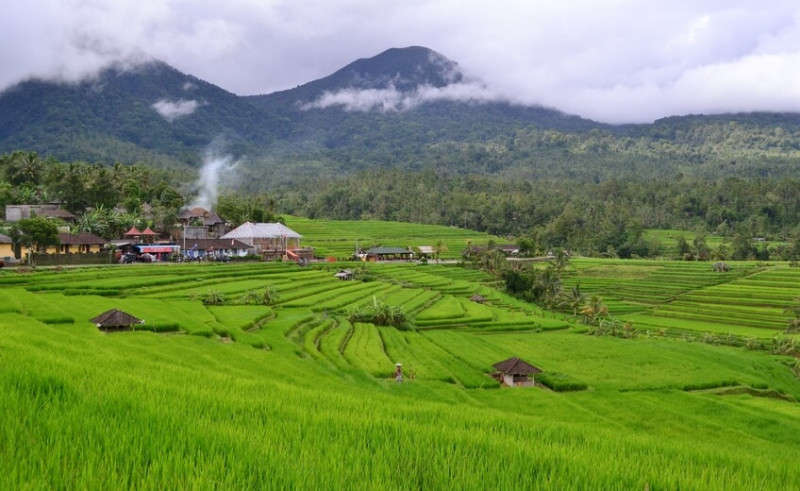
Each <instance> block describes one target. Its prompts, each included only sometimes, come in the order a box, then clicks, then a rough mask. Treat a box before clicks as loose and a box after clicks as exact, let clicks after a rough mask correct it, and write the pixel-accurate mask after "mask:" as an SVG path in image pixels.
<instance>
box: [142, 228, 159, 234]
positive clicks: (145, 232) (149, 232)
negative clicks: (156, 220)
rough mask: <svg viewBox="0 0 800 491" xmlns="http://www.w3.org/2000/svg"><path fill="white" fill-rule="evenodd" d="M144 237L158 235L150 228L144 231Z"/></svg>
mask: <svg viewBox="0 0 800 491" xmlns="http://www.w3.org/2000/svg"><path fill="white" fill-rule="evenodd" d="M142 235H158V234H157V233H155V232H153V230H152V229H151V228H150V227H147V228H146V229H144V230H142Z"/></svg>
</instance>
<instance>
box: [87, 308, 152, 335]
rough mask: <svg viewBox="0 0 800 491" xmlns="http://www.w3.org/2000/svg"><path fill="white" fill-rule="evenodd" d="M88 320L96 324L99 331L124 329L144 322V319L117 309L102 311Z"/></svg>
mask: <svg viewBox="0 0 800 491" xmlns="http://www.w3.org/2000/svg"><path fill="white" fill-rule="evenodd" d="M90 322H91V323H93V324H94V325H96V326H97V328H98V329H100V330H101V331H125V330H130V329H133V326H135V325H138V324H144V321H143V320H141V319H139V318H136V317H134V316H132V315H131V314H128V313H127V312H123V311H121V310H117V309H111V310H107V311H105V312H103V313H102V314H100V315H98V316H97V317H95V318H94V319H90Z"/></svg>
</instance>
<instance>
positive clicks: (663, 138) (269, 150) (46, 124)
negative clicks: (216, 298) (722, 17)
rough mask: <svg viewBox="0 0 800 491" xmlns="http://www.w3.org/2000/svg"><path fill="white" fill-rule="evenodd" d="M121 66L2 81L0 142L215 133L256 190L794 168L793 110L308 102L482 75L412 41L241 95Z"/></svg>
mask: <svg viewBox="0 0 800 491" xmlns="http://www.w3.org/2000/svg"><path fill="white" fill-rule="evenodd" d="M128 65H129V64H128ZM128 65H125V64H118V65H115V66H111V67H108V68H107V69H105V70H103V71H102V72H100V73H99V74H98V75H97V76H96V77H95V78H92V79H89V80H85V81H82V82H80V83H75V84H68V83H61V82H57V81H47V80H37V79H31V80H26V81H23V82H21V83H19V84H17V85H15V86H13V87H10V88H7V89H6V90H4V91H3V92H2V93H0V152H10V151H14V150H33V151H38V152H39V153H40V154H42V155H45V156H52V157H55V158H57V159H61V160H68V161H72V160H88V161H97V162H104V163H113V162H116V161H119V162H122V163H133V162H146V163H151V164H153V165H157V166H165V165H172V166H181V165H190V166H192V165H196V164H197V162H198V160H199V159H200V158H201V157H202V155H203V153H204V151H205V150H206V149H207V147H208V146H209V145H210V144H211V143H212V142H214V143H215V145H218V146H219V147H221V148H224V149H225V150H226V151H227V152H229V153H231V154H232V155H234V156H236V157H246V159H245V163H244V164H243V166H242V169H240V172H242V173H244V174H245V175H246V177H247V179H243V180H242V182H243V183H246V187H247V188H249V189H255V190H263V189H267V188H274V187H276V186H279V185H282V184H290V183H294V182H295V180H296V179H297V178H298V177H301V176H307V175H313V176H316V177H319V176H337V175H341V174H348V173H352V172H355V171H359V170H373V169H375V168H376V167H377V168H399V169H403V170H419V169H424V168H436V169H437V170H439V171H444V170H446V171H449V172H455V173H474V174H486V175H502V176H506V177H511V178H515V179H517V178H520V177H522V178H526V179H542V178H557V179H570V180H578V181H580V182H596V181H598V180H605V179H610V178H615V177H620V176H628V177H630V176H632V175H635V176H638V177H640V178H650V179H652V178H667V177H669V178H672V177H674V176H676V175H686V176H696V177H703V178H718V177H725V176H745V177H781V176H789V175H793V172H794V168H795V167H796V163H797V159H798V157H800V117H798V115H797V114H780V113H752V114H729V115H715V116H677V117H672V118H665V119H662V120H658V121H656V122H654V123H653V124H639V125H622V126H612V125H607V124H602V123H598V122H595V121H591V120H587V119H583V118H580V117H578V116H574V115H567V114H564V113H562V112H560V111H558V110H555V109H551V108H546V107H541V106H528V105H521V104H516V103H514V102H512V101H508V100H500V99H498V100H494V99H492V100H473V99H465V100H454V99H449V100H448V99H436V100H429V101H427V102H425V101H423V103H420V104H415V105H412V107H409V108H406V109H405V110H396V109H394V108H389V109H385V110H380V109H377V108H372V109H371V110H368V109H369V108H364V109H367V110H349V109H347V108H345V107H344V106H342V105H336V104H333V105H330V106H326V107H315V106H313V105H312V106H309V104H310V103H313V102H314V101H317V100H318V99H319V98H320V97H322V96H323V95H324V94H331V93H336V92H337V91H340V90H349V91H356V90H361V89H367V90H377V91H381V90H394V91H397V92H398V93H399V94H402V95H403V96H405V97H411V98H413V97H415V96H416V94H418V92H419V91H420V90H423V89H424V88H429V87H436V88H442V87H447V86H449V85H451V84H458V83H470V84H473V85H474V86H476V87H480V86H481V82H480V81H478V80H471V79H468V78H467V77H466V76H465V75H463V73H462V72H461V71H460V68H459V67H458V64H457V63H456V62H455V61H453V60H449V59H448V58H446V57H445V56H444V55H442V54H439V53H436V52H435V51H433V50H430V49H428V48H424V47H419V46H412V47H407V48H393V49H389V50H387V51H385V52H382V53H379V54H378V55H376V56H373V57H371V58H363V59H360V60H357V61H355V62H353V63H351V64H349V65H347V66H345V67H343V68H342V69H340V70H338V71H336V72H334V73H333V74H331V75H329V76H327V77H323V78H320V79H318V80H313V81H310V82H308V83H306V84H303V85H300V86H299V87H296V88H293V89H289V90H285V91H281V92H277V93H274V94H266V95H258V96H247V97H242V96H237V95H235V94H232V93H230V92H228V91H226V90H224V89H223V88H220V87H217V86H215V85H213V84H210V83H207V82H205V81H203V80H200V79H198V78H196V77H194V76H192V75H191V74H184V73H181V72H180V71H178V70H176V69H174V68H172V67H170V66H169V65H167V64H165V63H162V62H158V61H149V62H146V63H142V64H139V65H134V66H128ZM159 104H161V105H162V106H159ZM159 111H162V112H163V114H161V113H159ZM267 176H268V177H267Z"/></svg>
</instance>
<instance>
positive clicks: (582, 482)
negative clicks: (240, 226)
mask: <svg viewBox="0 0 800 491" xmlns="http://www.w3.org/2000/svg"><path fill="white" fill-rule="evenodd" d="M338 267H339V265H330V266H321V267H319V268H310V269H308V268H306V269H301V268H298V267H297V266H294V265H283V264H272V265H268V264H263V263H259V264H242V265H206V266H202V265H200V266H198V265H193V266H185V265H182V266H176V265H173V266H162V267H155V266H130V267H116V266H115V267H111V269H109V268H108V267H107V268H83V269H74V270H66V271H55V270H51V271H37V272H33V273H28V274H18V273H15V272H4V273H2V274H0V285H2V287H1V288H0V309H2V312H0V331H2V336H0V395H2V397H0V415H1V416H2V418H0V421H2V422H0V453H2V455H3V456H4V458H3V459H0V472H2V476H3V478H2V481H3V482H4V483H5V484H6V486H7V487H10V488H15V489H18V488H61V487H81V488H107V487H120V486H124V487H135V488H168V487H174V486H175V483H181V486H183V487H192V488H206V487H223V488H244V487H258V488H284V487H304V488H305V487H307V488H341V487H358V488H362V487H369V488H408V487H412V486H413V487H424V488H448V489H451V488H454V487H456V488H468V489H477V488H480V489H485V488H516V487H519V486H520V483H525V486H526V487H534V488H535V487H547V488H562V489H563V488H593V489H596V488H614V489H617V488H636V489H644V488H647V489H663V488H670V489H674V488H689V489H697V488H714V489H720V488H725V489H756V488H757V489H786V488H794V487H797V486H800V473H798V469H797V466H796V462H797V459H798V457H800V437H798V435H800V408H798V405H797V402H796V400H797V399H798V398H800V379H798V377H797V375H795V373H793V371H792V368H791V366H792V363H795V362H796V360H794V359H793V358H791V357H788V356H785V355H776V354H772V353H771V352H770V350H769V349H761V348H755V349H745V348H744V347H741V348H739V347H731V346H727V345H725V344H724V343H721V342H712V341H711V340H710V339H704V338H703V337H702V336H701V334H702V333H703V332H704V331H706V330H711V331H713V330H714V329H716V328H714V327H712V326H714V325H718V326H722V327H723V328H724V329H729V327H728V325H726V324H725V322H726V320H725V319H726V316H727V314H725V313H724V312H722V311H719V310H717V311H712V310H709V311H708V314H704V315H696V316H695V317H694V320H692V321H691V322H692V325H693V326H694V329H695V330H694V331H690V332H693V333H695V334H696V336H695V335H693V337H692V338H691V339H690V338H688V337H686V336H683V337H675V336H671V335H669V333H667V334H665V335H660V334H658V333H657V332H656V329H655V328H653V331H652V333H650V331H648V334H647V335H645V334H644V331H641V333H640V334H639V335H636V336H633V337H631V338H626V337H613V336H591V335H588V334H587V333H586V329H585V327H582V326H581V325H580V324H576V321H575V319H573V318H571V317H570V316H566V315H563V314H554V313H549V312H544V311H542V310H541V309H539V308H538V307H536V306H534V305H531V304H527V303H524V302H521V301H519V300H516V299H514V298H512V297H510V296H508V295H506V294H504V293H503V292H501V291H499V290H496V289H495V288H494V286H493V282H492V281H491V280H490V278H489V277H488V276H486V275H485V274H483V273H481V272H479V271H477V270H469V269H463V268H458V267H453V266H434V265H429V266H412V265H404V264H392V265H370V266H369V269H370V272H371V273H372V281H367V282H361V281H351V282H347V281H339V280H337V279H335V278H333V275H332V273H333V272H334V271H335V270H336V268H338ZM732 267H733V269H732V271H731V273H730V274H728V273H725V274H721V275H716V276H714V275H712V274H710V273H709V272H708V270H707V269H703V268H699V266H695V265H692V264H688V263H660V262H644V261H641V262H625V263H619V262H599V261H594V262H591V261H576V262H574V264H573V266H572V269H573V270H574V274H575V275H576V278H579V279H581V281H583V282H585V283H586V284H587V288H590V285H589V284H588V280H589V279H590V278H594V279H596V280H597V281H596V282H595V284H593V285H592V286H591V288H594V289H598V290H597V291H600V290H599V289H602V288H606V289H607V290H605V291H607V293H608V294H609V295H612V294H615V295H617V297H616V298H617V301H619V302H636V303H639V304H643V303H646V302H649V304H648V310H647V312H649V313H641V312H640V313H638V314H636V315H639V316H640V317H641V316H649V317H648V318H652V319H657V318H660V319H668V317H663V316H662V317H659V315H660V314H659V310H665V311H666V310H668V309H667V307H668V306H669V305H674V306H675V307H676V309H673V310H672V311H673V312H678V309H677V307H678V306H679V305H684V304H685V303H686V302H684V301H683V300H681V299H683V298H685V299H686V301H687V302H688V301H691V300H690V299H693V298H698V297H699V296H700V295H701V294H704V292H708V294H712V295H715V296H716V297H720V298H721V297H724V296H725V295H730V296H729V297H728V298H731V299H736V298H739V299H748V298H755V297H753V296H752V295H751V294H755V293H758V294H759V295H760V297H759V298H761V299H763V300H760V301H759V303H761V302H772V301H774V302H775V305H779V304H781V302H785V301H786V300H784V299H786V298H788V296H789V295H793V294H794V295H796V294H797V292H794V290H796V288H794V287H793V286H789V283H791V284H796V283H797V282H796V280H797V278H795V277H796V276H797V274H796V272H795V271H794V270H793V269H789V268H787V267H785V266H782V265H775V266H759V265H757V264H755V263H732ZM326 268H330V269H326ZM765 275H766V276H765ZM767 276H768V278H766V277H767ZM764 279H766V281H768V282H773V283H772V284H773V287H772V288H764V286H765V285H764V282H763V281H762V280H764ZM779 279H780V280H779ZM600 280H605V282H606V283H605V286H603V284H601V283H600ZM637 282H638V283H637ZM779 282H785V283H787V286H785V287H779ZM745 283H746V284H745ZM266 285H270V286H272V288H273V289H274V291H276V292H277V293H278V298H277V300H275V301H274V302H273V303H272V304H271V305H269V306H266V305H255V304H249V305H247V304H243V303H242V301H243V300H244V299H246V298H248V294H247V292H248V291H253V290H256V291H257V290H259V289H263V288H264V287H265V286H266ZM648 285H650V286H648ZM637 290H638V292H639V296H638V297H636V298H634V297H632V296H627V297H626V296H625V295H633V293H634V292H635V291H637ZM723 290H724V291H723ZM211 292H213V293H214V298H215V299H217V300H218V301H215V302H214V303H215V305H210V304H209V303H210V302H209V301H208V300H207V299H208V298H210V297H209V295H208V294H209V293H211ZM475 292H480V293H481V294H482V295H483V296H484V297H485V298H486V302H485V303H483V304H478V303H475V302H472V301H470V300H469V297H470V296H471V295H473V294H474V293H475ZM737 292H738V293H737ZM676 295H677V297H676ZM737 295H738V296H737ZM645 296H646V297H647V298H645ZM373 298H375V299H378V300H382V301H385V302H387V303H389V304H391V305H395V306H399V307H400V308H402V309H403V310H405V312H406V313H407V315H408V324H407V325H406V326H405V327H406V328H405V329H397V328H395V327H391V326H376V325H373V324H370V323H361V322H355V323H351V322H350V321H349V320H348V311H349V310H350V309H352V308H354V306H357V305H360V304H365V303H372V302H373V301H374V300H373ZM204 299H206V302H205V303H204V302H203V300H204ZM695 301H696V300H695ZM620 305H621V303H620ZM697 305H699V304H695V307H693V308H694V309H697V308H698V307H697ZM109 308H119V309H123V310H125V311H127V312H129V313H131V314H133V315H135V316H138V317H140V318H142V319H144V320H145V323H144V324H142V325H141V326H139V329H138V330H136V331H134V332H118V333H103V332H101V331H99V330H98V329H97V328H96V327H95V326H93V325H92V324H91V323H90V322H89V321H88V319H90V318H91V317H94V316H96V315H97V314H99V313H100V312H102V311H104V310H106V309H109ZM612 308H613V307H612ZM649 309H652V311H651V310H649ZM694 311H696V310H690V309H689V310H684V312H694ZM765 312H766V309H765V308H763V307H762V308H761V311H760V312H757V309H752V310H750V311H745V310H741V309H739V314H738V316H737V317H738V321H737V322H738V323H739V324H741V323H742V322H744V321H748V322H749V321H752V327H750V332H756V331H759V330H760V331H763V333H764V334H763V337H764V338H765V339H769V338H771V337H772V335H773V333H775V332H777V328H776V326H773V325H772V324H770V325H766V324H765V325H763V326H757V325H756V324H757V321H758V322H760V320H761V319H762V317H763V316H764V313H765ZM715 316H716V317H715ZM684 318H685V317H684ZM685 319H688V318H685ZM713 319H716V320H713ZM775 319H776V321H777V317H776V318H775ZM639 322H641V323H642V327H644V325H645V322H644V320H641V321H640V320H638V319H637V320H634V325H636V324H638V323H639ZM649 322H655V321H649ZM687 323H688V320H687ZM687 325H688V324H687ZM648 329H650V328H649V327H648ZM690 329H691V328H690ZM510 356H520V357H522V358H524V359H526V360H527V361H529V362H531V363H533V364H535V365H537V366H538V367H540V368H541V369H542V370H543V373H542V374H540V375H537V377H538V378H537V380H540V381H542V382H543V383H545V384H549V385H548V386H549V387H552V389H550V388H548V386H543V387H530V388H513V389H509V388H503V389H499V388H497V382H495V381H494V380H493V379H492V378H490V377H489V376H487V375H486V374H487V373H488V372H489V371H490V370H491V365H492V364H493V363H496V362H498V361H500V360H503V359H505V358H508V357H510ZM395 362H401V363H403V366H404V370H405V374H406V381H405V382H404V383H402V384H397V383H395V382H394V380H392V379H390V378H388V375H389V374H390V373H391V372H392V370H393V368H394V363H395ZM795 370H796V368H795ZM567 389H573V390H572V391H569V390H567ZM563 390H567V391H563ZM562 391H563V392H562ZM609 456H613V458H611V457H609Z"/></svg>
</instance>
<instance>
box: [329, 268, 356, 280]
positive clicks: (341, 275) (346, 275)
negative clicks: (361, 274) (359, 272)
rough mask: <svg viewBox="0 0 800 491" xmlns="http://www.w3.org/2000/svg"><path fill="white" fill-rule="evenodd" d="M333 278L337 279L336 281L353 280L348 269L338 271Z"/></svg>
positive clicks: (351, 273)
mask: <svg viewBox="0 0 800 491" xmlns="http://www.w3.org/2000/svg"><path fill="white" fill-rule="evenodd" d="M333 276H334V277H336V278H338V279H340V280H352V279H353V272H352V271H351V270H349V269H342V270H340V271H339V272H338V273H336V274H335V275H333Z"/></svg>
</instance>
